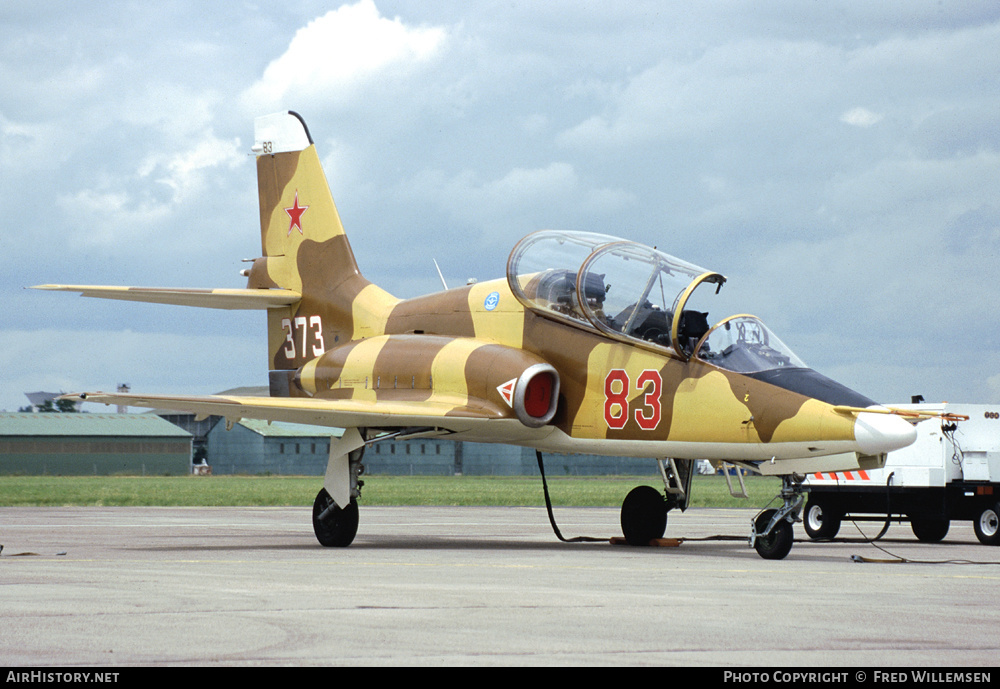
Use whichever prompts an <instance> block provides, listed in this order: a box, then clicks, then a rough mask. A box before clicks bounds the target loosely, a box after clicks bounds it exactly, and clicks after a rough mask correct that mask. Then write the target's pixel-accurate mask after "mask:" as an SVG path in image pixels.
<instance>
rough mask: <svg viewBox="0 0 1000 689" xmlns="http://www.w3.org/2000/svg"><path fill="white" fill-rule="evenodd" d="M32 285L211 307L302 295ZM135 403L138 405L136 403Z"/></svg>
mask: <svg viewBox="0 0 1000 689" xmlns="http://www.w3.org/2000/svg"><path fill="white" fill-rule="evenodd" d="M31 289H42V290H49V291H54V292H79V293H80V296H82V297H98V298H100V299H119V300H123V301H144V302H149V303H153V304H174V305H177V306H200V307H203V308H212V309H274V308H279V307H282V306H288V305H289V304H294V303H295V302H297V301H299V300H300V299H301V298H302V295H301V294H299V293H298V292H295V291H293V290H287V289H186V288H182V287H111V286H105V285H35V286H34V287H32V288H31ZM137 406H138V405H137Z"/></svg>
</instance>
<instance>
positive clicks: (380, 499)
mask: <svg viewBox="0 0 1000 689" xmlns="http://www.w3.org/2000/svg"><path fill="white" fill-rule="evenodd" d="M363 480H364V488H363V489H362V495H361V502H362V504H364V505H436V506H445V505H483V506H532V507H538V506H542V505H544V504H545V498H544V495H543V493H542V482H541V479H540V478H539V477H537V476H379V475H369V476H365V477H364V478H363ZM734 483H735V482H734ZM322 485H323V479H322V477H319V476H153V477H146V476H0V507H16V506H106V507H112V506H135V507H141V506H149V507H153V506H159V507H267V506H311V505H312V503H313V499H314V498H315V497H316V493H317V491H319V489H320V488H321V487H322ZM638 485H650V486H653V487H655V488H657V489H662V487H663V483H662V481H660V480H659V478H657V477H649V476H638V477H637V476H594V477H568V476H567V477H563V476H559V477H553V478H549V494H550V495H551V498H552V504H553V505H560V506H567V507H569V506H579V507H619V506H620V505H621V503H622V500H623V499H624V498H625V495H626V494H627V493H628V491H630V490H631V489H632V488H634V487H635V486H638ZM746 485H747V492H748V493H749V496H750V499H749V501H748V500H741V499H738V498H734V497H732V496H730V494H729V491H728V489H727V488H726V482H725V478H724V477H722V476H696V477H695V478H694V485H693V486H692V490H691V506H692V507H747V506H758V505H763V504H764V503H766V502H767V501H768V500H770V499H771V498H772V497H774V496H775V495H776V494H777V493H778V491H779V490H780V488H781V482H780V481H779V480H778V479H776V478H771V477H758V476H752V477H747V478H746Z"/></svg>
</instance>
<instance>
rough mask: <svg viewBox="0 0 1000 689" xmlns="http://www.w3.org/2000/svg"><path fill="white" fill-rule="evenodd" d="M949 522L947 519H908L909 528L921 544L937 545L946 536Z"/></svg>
mask: <svg viewBox="0 0 1000 689" xmlns="http://www.w3.org/2000/svg"><path fill="white" fill-rule="evenodd" d="M950 526H951V522H949V521H948V520H947V519H933V518H927V517H910V528H911V529H913V535H914V536H916V537H917V540H918V541H921V542H923V543H937V542H939V541H941V540H943V539H944V537H945V536H947V535H948V527H950Z"/></svg>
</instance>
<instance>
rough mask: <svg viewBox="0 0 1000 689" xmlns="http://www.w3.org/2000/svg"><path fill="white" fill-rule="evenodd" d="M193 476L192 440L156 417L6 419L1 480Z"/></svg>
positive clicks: (0, 427) (0, 425)
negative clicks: (22, 476)
mask: <svg viewBox="0 0 1000 689" xmlns="http://www.w3.org/2000/svg"><path fill="white" fill-rule="evenodd" d="M189 473H191V434H190V433H187V432H186V431H183V430H181V429H180V428H178V427H177V426H175V425H173V424H172V423H170V422H168V421H164V420H163V419H161V418H160V417H158V416H156V415H154V414H44V413H36V414H32V413H0V474H31V475H41V474H47V475H77V476H79V475H86V474H90V475H95V474H96V475H107V474H139V475H144V476H163V475H183V474H189Z"/></svg>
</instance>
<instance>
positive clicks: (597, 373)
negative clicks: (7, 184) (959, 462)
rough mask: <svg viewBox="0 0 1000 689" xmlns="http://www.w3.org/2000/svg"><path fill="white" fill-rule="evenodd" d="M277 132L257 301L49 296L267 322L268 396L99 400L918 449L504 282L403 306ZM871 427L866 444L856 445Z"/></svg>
mask: <svg viewBox="0 0 1000 689" xmlns="http://www.w3.org/2000/svg"><path fill="white" fill-rule="evenodd" d="M270 117H272V118H273V117H278V116H270ZM281 117H283V118H285V119H284V120H281V121H280V122H279V123H278V125H277V129H276V131H277V132H278V133H277V135H276V136H274V137H272V138H269V137H270V131H271V130H269V129H268V128H267V127H265V126H261V127H260V131H258V133H257V141H256V145H255V152H256V153H257V154H258V155H257V175H258V187H259V189H258V191H259V201H260V222H261V246H262V256H261V257H260V258H258V259H256V260H255V261H254V262H253V265H252V268H251V269H250V270H249V271H247V275H248V284H247V288H246V289H245V290H163V289H153V288H114V287H87V286H72V285H47V286H43V288H46V289H59V290H68V291H80V292H82V293H83V294H84V295H85V296H100V297H106V298H133V299H136V300H142V301H160V302H163V303H178V304H187V305H193V306H210V307H215V308H264V309H267V331H268V366H269V370H270V386H271V397H269V398H259V397H257V398H255V397H226V396H211V397H182V396H143V395H137V394H133V395H120V394H106V393H86V394H85V395H83V396H84V397H85V398H86V399H88V400H91V401H99V402H105V403H113V404H117V403H120V404H128V405H131V406H149V407H165V408H174V409H179V410H187V411H193V412H195V413H199V414H218V415H222V416H225V417H226V418H227V419H229V420H230V421H233V420H236V419H238V418H242V417H249V418H262V419H272V420H285V421H299V422H302V423H310V424H325V425H329V426H337V427H343V428H361V429H367V430H366V432H367V433H369V434H371V433H373V432H375V430H376V429H384V430H392V429H400V428H434V429H439V430H440V431H442V432H445V431H446V432H449V433H451V434H453V435H452V437H454V438H455V439H459V440H473V441H480V442H500V443H511V444H520V445H528V446H532V447H535V448H538V449H541V450H546V451H560V452H582V453H593V454H609V455H631V456H645V457H651V458H663V457H673V458H677V459H696V458H704V459H716V460H737V461H751V462H769V460H796V459H798V460H801V459H802V458H806V459H812V460H814V461H810V462H809V463H808V464H806V465H803V464H802V463H801V461H798V462H797V461H791V462H788V464H787V468H785V469H782V468H774V469H772V470H771V471H770V472H769V473H788V472H791V471H804V470H808V471H814V470H823V471H834V470H844V469H846V468H848V467H850V468H854V467H857V466H858V462H859V458H863V457H864V456H866V455H878V454H880V453H882V452H887V451H889V450H890V449H894V448H895V447H899V446H903V445H906V444H909V442H912V438H909V439H908V436H909V434H911V433H912V428H911V427H910V426H909V424H906V423H905V422H903V421H902V420H900V419H898V418H895V417H892V418H891V419H889V422H891V423H895V422H899V423H900V424H902V425H901V426H892V427H891V428H889V427H887V426H886V423H887V421H886V420H883V418H881V417H878V415H876V414H868V413H864V412H863V411H862V410H860V409H856V408H855V409H849V408H848V407H846V406H845V405H843V404H839V405H838V404H833V403H830V402H825V401H822V400H820V399H816V398H814V397H811V396H809V395H807V394H803V393H802V392H795V391H793V390H790V389H786V388H783V387H778V386H777V385H774V384H772V383H769V382H766V381H762V380H758V379H755V378H753V377H750V376H747V375H742V374H739V373H735V372H733V371H729V370H725V369H723V368H720V367H717V366H714V365H712V364H711V363H709V362H706V361H701V360H699V359H698V358H697V357H689V356H685V355H683V354H682V353H681V354H679V353H677V351H676V350H675V348H673V347H670V346H664V345H658V344H655V343H651V342H646V341H641V340H637V339H634V338H628V337H627V336H624V335H621V336H612V335H609V334H608V333H605V332H600V331H599V330H598V329H596V328H594V327H593V326H591V325H588V324H586V323H585V322H576V321H573V320H571V319H560V318H554V317H553V314H551V313H546V312H545V311H544V310H537V309H532V308H528V307H527V306H526V305H525V304H524V303H522V301H520V300H519V299H518V298H517V297H516V296H515V294H514V292H513V291H512V289H511V286H510V285H509V283H508V280H507V279H498V280H492V281H489V282H481V283H477V284H473V285H467V286H464V287H460V288H457V289H451V290H446V291H444V292H442V293H438V294H432V295H427V296H422V297H417V298H414V299H407V300H400V299H397V298H396V297H394V296H392V295H390V294H388V293H387V292H385V291H384V290H382V289H381V288H379V287H378V286H376V285H374V284H372V283H370V282H369V281H368V280H366V279H365V278H364V277H363V276H362V275H361V273H360V271H359V270H358V266H357V263H356V261H355V258H354V254H353V251H352V250H351V246H350V244H349V242H348V240H347V236H346V234H345V232H344V228H343V225H342V224H341V221H340V217H339V215H338V213H337V209H336V206H335V205H334V201H333V197H332V195H331V193H330V189H329V186H328V184H327V181H326V178H325V175H324V173H323V170H322V167H321V164H320V161H319V158H318V155H317V152H316V148H315V146H314V145H313V144H312V141H311V138H310V137H309V134H308V130H307V129H306V127H305V125H304V123H301V120H300V119H299V118H298V116H297V115H294V114H282V115H281ZM296 127H299V128H300V130H301V131H295V128H296ZM290 130H293V135H289V134H287V132H288V131H290ZM491 295H492V298H491ZM497 295H498V299H497ZM612 372H616V373H615V374H612ZM622 372H624V373H622ZM651 372H656V373H657V374H658V381H656V380H654V379H655V378H656V377H657V376H656V374H654V373H651ZM531 376H534V377H535V378H537V380H535V381H534V383H532V382H531V381H530V380H528V378H529V377H531ZM539 376H540V377H539ZM546 376H548V378H546ZM615 376H617V377H615ZM539 381H540V382H539ZM626 381H627V382H628V383H629V385H628V389H626V388H625V387H624V385H625V382H626ZM640 381H641V382H640ZM505 385H506V386H507V387H506V388H504V386H505ZM502 390H506V391H507V396H506V397H505V395H504V394H502ZM546 392H548V394H549V395H550V396H551V399H546V398H545V395H546ZM855 394H856V393H855ZM518 395H520V397H519V396H518ZM525 395H529V396H530V395H535V396H536V397H538V398H539V399H534V400H532V399H528V398H526V397H525ZM858 398H860V396H858ZM861 399H864V398H861ZM526 405H527V407H526ZM862 406H867V405H862ZM528 407H530V411H528ZM609 418H611V419H612V420H613V421H614V423H613V424H610V423H609ZM870 419H874V420H875V425H874V426H873V427H871V428H868V426H867V425H866V428H868V435H862V434H859V433H856V430H857V429H858V427H859V424H862V422H864V423H865V424H868V423H869V420H870ZM654 422H655V423H654ZM880 424H881V425H880ZM611 425H614V426H616V427H614V428H612V427H610V426H611ZM617 426H620V427H617ZM872 429H874V430H872ZM913 435H915V433H914V434H913ZM872 438H874V441H873V440H872ZM828 456H829V459H827V460H820V458H823V457H828ZM331 461H332V453H331ZM770 464H774V461H770ZM869 465H870V464H869Z"/></svg>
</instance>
